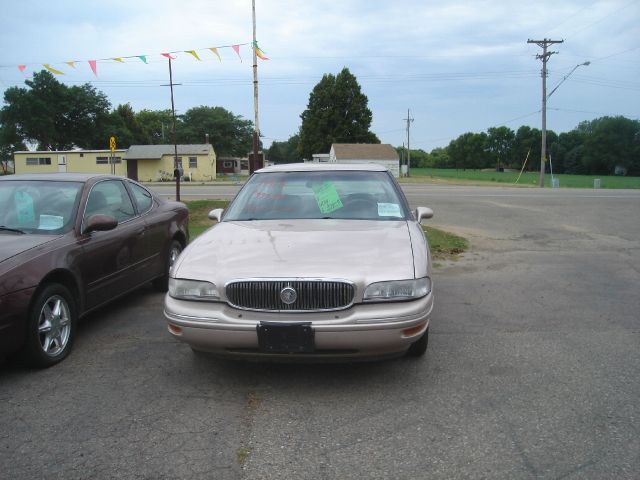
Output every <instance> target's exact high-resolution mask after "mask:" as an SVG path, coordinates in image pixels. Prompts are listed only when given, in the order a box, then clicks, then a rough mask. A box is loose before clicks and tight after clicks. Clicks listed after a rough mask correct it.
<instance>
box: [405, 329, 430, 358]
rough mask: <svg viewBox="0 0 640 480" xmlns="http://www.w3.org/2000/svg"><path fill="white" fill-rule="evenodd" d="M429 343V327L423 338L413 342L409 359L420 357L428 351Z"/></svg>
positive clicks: (408, 351) (409, 351)
mask: <svg viewBox="0 0 640 480" xmlns="http://www.w3.org/2000/svg"><path fill="white" fill-rule="evenodd" d="M428 343H429V327H427V329H426V330H425V331H424V333H423V334H422V336H421V337H420V338H419V339H418V340H416V341H415V342H413V343H412V344H411V346H410V347H409V350H407V356H408V357H420V356H422V355H424V354H425V352H426V351H427V345H428Z"/></svg>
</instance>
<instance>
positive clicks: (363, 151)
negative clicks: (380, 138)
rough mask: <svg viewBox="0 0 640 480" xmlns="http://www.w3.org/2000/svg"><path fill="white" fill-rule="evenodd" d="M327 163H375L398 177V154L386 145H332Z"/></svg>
mask: <svg viewBox="0 0 640 480" xmlns="http://www.w3.org/2000/svg"><path fill="white" fill-rule="evenodd" d="M314 157H315V155H314ZM329 163H377V164H379V165H384V166H385V167H387V168H388V169H389V171H391V173H393V176H394V177H398V176H400V158H399V157H398V152H396V149H395V148H393V147H392V146H391V145H389V144H388V143H383V144H380V143H334V144H333V145H331V151H330V152H329Z"/></svg>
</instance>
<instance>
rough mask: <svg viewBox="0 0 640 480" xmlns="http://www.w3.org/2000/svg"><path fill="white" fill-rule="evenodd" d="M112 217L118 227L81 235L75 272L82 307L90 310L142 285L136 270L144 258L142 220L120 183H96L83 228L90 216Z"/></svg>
mask: <svg viewBox="0 0 640 480" xmlns="http://www.w3.org/2000/svg"><path fill="white" fill-rule="evenodd" d="M96 214H102V215H109V216H112V217H115V218H116V220H118V225H117V226H116V228H115V229H113V230H109V231H104V232H91V233H88V234H83V235H82V236H81V239H80V242H81V243H82V245H83V251H82V255H81V258H80V259H79V261H78V262H79V269H80V271H81V275H82V277H83V281H84V284H85V292H86V306H87V308H93V307H95V306H97V305H100V304H102V303H104V302H106V301H108V300H111V299H112V298H114V297H116V296H118V295H121V294H123V293H125V292H128V291H129V290H131V289H132V288H134V287H136V286H138V285H139V284H141V283H142V274H141V272H140V270H139V269H138V267H139V264H140V262H141V258H142V257H143V254H144V235H145V224H144V220H142V219H141V218H140V216H139V215H137V214H136V211H135V210H134V207H133V203H132V201H131V198H130V197H129V194H128V193H127V189H126V188H125V186H124V183H123V182H122V181H121V180H119V179H109V180H103V181H100V182H98V183H96V184H95V185H94V186H93V187H92V188H91V191H90V192H89V195H88V196H87V201H86V205H85V207H84V213H83V221H82V224H83V225H84V224H85V223H86V221H87V219H88V218H89V217H90V216H91V215H96Z"/></svg>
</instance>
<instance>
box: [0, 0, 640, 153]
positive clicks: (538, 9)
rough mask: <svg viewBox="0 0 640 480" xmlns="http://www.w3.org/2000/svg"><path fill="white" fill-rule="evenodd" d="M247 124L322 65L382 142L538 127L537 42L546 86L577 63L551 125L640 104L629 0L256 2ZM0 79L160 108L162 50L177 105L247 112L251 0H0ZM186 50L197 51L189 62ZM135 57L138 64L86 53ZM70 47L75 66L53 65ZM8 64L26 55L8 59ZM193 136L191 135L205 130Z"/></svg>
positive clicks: (267, 121) (293, 96) (296, 95)
mask: <svg viewBox="0 0 640 480" xmlns="http://www.w3.org/2000/svg"><path fill="white" fill-rule="evenodd" d="M256 13H257V39H258V43H259V45H260V47H261V48H262V49H263V50H264V51H265V52H266V55H267V56H268V57H269V60H268V61H260V60H259V61H258V75H259V81H260V102H259V108H260V127H261V132H262V135H263V137H264V143H265V145H269V144H270V143H271V141H272V140H286V139H287V138H288V137H289V136H291V135H292V134H294V133H296V131H297V130H298V128H299V126H300V114H301V113H302V111H303V110H304V109H305V108H306V105H307V102H308V99H309V93H310V92H311V90H312V88H313V87H314V85H315V84H316V83H317V82H318V81H319V80H320V79H321V77H322V75H323V74H325V73H333V74H336V73H338V72H339V71H340V70H341V69H342V68H343V67H348V68H349V69H350V70H351V72H352V73H353V74H354V75H356V77H357V78H358V81H359V83H360V85H361V86H362V90H363V92H364V93H365V94H366V95H367V97H368V98H369V108H370V109H371V111H372V112H373V124H372V130H373V131H374V132H375V133H376V134H377V135H378V137H379V138H380V139H381V141H382V142H383V143H391V144H393V145H401V144H402V143H403V142H404V141H406V128H405V126H406V122H405V121H403V118H406V116H407V109H410V110H411V117H413V118H414V119H415V120H414V122H413V123H412V124H411V146H412V148H422V149H424V150H427V151H430V150H431V149H433V148H434V147H439V146H446V145H447V144H448V143H449V141H451V140H452V139H454V138H456V137H457V136H459V135H460V134H462V133H465V132H468V131H473V132H480V131H486V130H487V129H488V128H489V127H492V126H499V125H507V126H509V127H510V128H512V129H514V130H516V129H517V128H518V127H519V126H520V125H523V124H524V125H530V126H532V127H537V128H540V108H541V88H542V87H541V84H542V81H541V78H540V70H541V61H540V60H536V58H535V56H536V54H540V53H541V52H542V49H541V48H539V47H538V46H537V45H535V44H527V39H533V40H538V39H543V38H550V39H552V40H564V43H562V44H557V45H553V46H552V48H551V50H552V51H557V52H558V53H557V54H555V55H552V56H551V58H550V60H549V64H548V65H549V78H548V88H549V90H551V89H552V88H553V87H554V86H555V85H556V84H558V83H559V82H560V81H562V79H563V77H564V76H565V75H567V74H568V73H569V72H570V71H571V70H572V69H573V67H575V66H576V65H577V64H580V63H583V62H585V61H590V62H591V64H590V65H589V66H581V67H579V68H578V69H577V70H575V72H574V73H573V74H572V75H571V76H570V77H569V78H568V79H567V80H566V81H565V82H564V83H563V84H562V86H561V87H560V88H558V90H557V91H556V92H555V93H554V94H553V96H552V97H551V98H550V100H549V104H548V109H549V110H548V121H547V123H548V128H550V129H553V130H555V131H556V132H558V133H560V132H564V131H568V130H571V129H572V128H574V127H575V126H576V125H577V124H578V123H579V122H580V121H582V120H590V119H593V118H597V117H600V116H604V115H624V116H626V117H629V118H633V119H638V118H639V116H640V0H632V1H629V0H596V1H590V0H581V1H578V0H575V1H572V0H563V1H558V0H553V1H550V0H537V1H535V2H522V1H497V0H495V1H494V0H485V1H455V0H454V1H430V0H428V1H426V0H422V1H410V0H395V1H388V0H386V1H378V0H342V1H341V2H336V1H322V0H316V1H293V0H289V1H287V0H256ZM2 17H3V22H2V23H3V26H2V29H0V46H1V47H2V48H1V50H0V51H1V53H0V66H1V68H0V89H1V90H2V91H3V92H4V90H5V89H6V88H8V87H10V86H14V85H23V84H24V80H25V78H28V77H29V76H30V75H31V74H32V73H33V72H34V71H38V70H40V69H42V64H44V63H48V64H50V65H51V66H52V67H54V68H56V69H59V70H60V71H63V72H64V73H65V75H59V76H57V78H58V79H59V80H60V81H62V82H64V83H66V84H68V85H73V84H82V83H85V82H89V83H91V84H92V85H94V86H95V87H96V88H97V89H99V90H101V91H103V92H104V93H106V94H107V96H108V97H109V100H110V101H111V103H112V105H113V106H116V105H118V104H120V103H130V104H131V106H132V107H133V108H134V109H135V110H141V109H145V108H146V109H164V108H170V105H171V104H170V96H169V90H168V87H166V86H162V84H167V83H168V67H167V59H166V58H164V57H162V56H161V55H160V53H161V52H167V51H179V52H182V53H178V54H177V58H176V60H175V61H174V62H173V71H174V82H175V83H181V84H182V85H181V86H177V87H175V101H176V109H177V111H178V113H183V112H185V111H186V110H187V109H189V108H191V107H194V106H199V105H207V106H222V107H224V108H226V109H228V110H231V111H232V112H233V113H235V114H237V115H242V116H243V117H245V118H247V119H250V120H253V88H252V68H251V65H252V59H251V52H250V50H249V47H248V46H241V47H240V55H241V57H242V62H240V60H239V58H238V56H237V55H236V53H235V52H234V51H233V49H231V48H219V52H220V55H221V58H222V61H219V60H218V59H217V57H216V56H215V55H214V54H213V53H212V52H211V51H209V50H207V48H208V47H224V46H229V45H236V44H245V43H249V42H251V40H252V27H251V1H250V0H234V1H217V0H206V1H205V0H180V1H160V0H153V1H150V0H127V1H120V0H117V1H109V0H104V1H99V2H98V1H88V0H85V1H70V0H56V1H50V0H47V1H33V0H19V1H14V0H5V1H3V2H2ZM184 50H196V53H197V54H198V56H199V57H200V58H201V60H202V61H197V60H196V59H195V58H194V57H193V56H191V55H190V54H188V53H183V51H184ZM135 55H147V61H148V63H147V64H145V63H143V62H142V61H141V60H140V59H139V58H126V59H124V63H119V62H116V61H113V60H105V61H98V63H97V78H96V77H95V76H94V74H93V72H92V71H91V68H90V66H89V63H88V60H93V59H98V60H99V59H108V58H112V57H126V56H135ZM71 60H77V61H78V63H77V64H76V65H75V69H74V68H71V67H70V66H68V65H66V64H65V63H64V62H66V61H71ZM18 65H26V68H25V69H24V72H20V70H19V69H18ZM203 140H204V139H203Z"/></svg>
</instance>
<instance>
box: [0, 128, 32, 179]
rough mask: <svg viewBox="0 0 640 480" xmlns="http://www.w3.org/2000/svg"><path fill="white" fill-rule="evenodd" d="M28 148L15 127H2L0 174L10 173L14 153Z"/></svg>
mask: <svg viewBox="0 0 640 480" xmlns="http://www.w3.org/2000/svg"><path fill="white" fill-rule="evenodd" d="M26 149H27V147H26V145H25V144H24V142H23V141H22V139H21V138H20V136H19V135H18V133H17V132H16V130H15V126H13V125H0V174H2V175H6V174H7V173H9V161H10V160H12V158H13V152H15V151H17V150H26Z"/></svg>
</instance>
